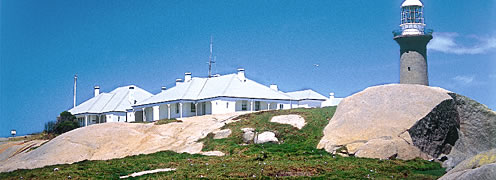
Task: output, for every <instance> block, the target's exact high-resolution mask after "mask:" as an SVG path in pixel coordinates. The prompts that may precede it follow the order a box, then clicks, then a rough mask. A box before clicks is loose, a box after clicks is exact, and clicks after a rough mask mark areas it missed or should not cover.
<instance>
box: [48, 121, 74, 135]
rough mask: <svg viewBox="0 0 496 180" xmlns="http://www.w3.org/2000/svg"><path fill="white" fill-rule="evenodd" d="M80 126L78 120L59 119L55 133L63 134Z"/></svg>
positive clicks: (54, 129)
mask: <svg viewBox="0 0 496 180" xmlns="http://www.w3.org/2000/svg"><path fill="white" fill-rule="evenodd" d="M78 127H79V123H78V122H76V121H58V122H57V124H55V127H54V128H53V132H54V133H55V134H62V133H65V132H68V131H70V130H73V129H76V128H78Z"/></svg>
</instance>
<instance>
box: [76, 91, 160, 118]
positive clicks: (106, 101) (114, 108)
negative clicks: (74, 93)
mask: <svg viewBox="0 0 496 180" xmlns="http://www.w3.org/2000/svg"><path fill="white" fill-rule="evenodd" d="M130 87H134V89H129V88H130ZM152 95H153V94H151V93H149V92H148V91H145V90H143V89H141V88H139V87H137V86H134V85H130V86H124V87H119V88H116V89H114V90H113V91H111V92H109V93H100V94H99V95H97V96H95V97H93V98H91V99H89V100H87V101H85V102H83V103H81V104H79V105H78V106H76V107H74V108H72V109H70V110H69V112H71V113H72V114H74V115H77V114H101V113H106V112H126V109H131V105H133V104H134V100H136V101H137V102H140V101H142V100H144V99H147V98H149V97H151V96H152Z"/></svg>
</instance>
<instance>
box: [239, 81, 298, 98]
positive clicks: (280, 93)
mask: <svg viewBox="0 0 496 180" xmlns="http://www.w3.org/2000/svg"><path fill="white" fill-rule="evenodd" d="M246 80H247V81H251V82H253V83H255V84H256V85H260V86H263V87H264V88H267V89H270V90H274V89H272V88H270V87H267V86H266V85H263V84H260V83H258V82H256V81H253V80H251V79H248V78H246ZM275 92H276V93H279V95H283V96H286V98H288V99H289V100H291V99H292V97H291V96H289V95H287V94H286V93H283V92H281V91H275Z"/></svg>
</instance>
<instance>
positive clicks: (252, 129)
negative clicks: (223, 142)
mask: <svg viewBox="0 0 496 180" xmlns="http://www.w3.org/2000/svg"><path fill="white" fill-rule="evenodd" d="M241 131H243V132H248V131H255V129H254V128H241Z"/></svg>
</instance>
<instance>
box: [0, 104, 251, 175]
mask: <svg viewBox="0 0 496 180" xmlns="http://www.w3.org/2000/svg"><path fill="white" fill-rule="evenodd" d="M239 114H242V113H232V114H224V115H207V116H198V117H191V118H184V119H183V120H182V121H183V122H182V123H169V124H163V125H154V124H152V123H149V124H141V123H103V124H96V125H91V126H87V127H83V128H78V129H75V130H73V131H70V132H67V133H64V134H62V135H60V136H58V137H56V138H55V139H53V140H51V141H49V142H47V143H46V144H44V145H42V146H40V147H39V148H37V149H34V150H32V151H30V152H27V153H23V154H19V155H16V156H14V157H12V158H9V159H7V160H5V161H3V162H1V163H0V172H5V171H12V170H16V169H32V168H38V167H43V166H47V165H54V164H70V163H74V162H78V161H83V160H107V159H114V158H122V157H126V156H131V155H138V154H149V153H154V152H158V151H165V150H171V151H175V152H180V153H182V152H186V153H191V154H197V153H202V152H201V149H202V146H203V143H201V142H197V141H198V140H199V139H201V138H204V137H206V136H207V135H208V134H209V133H211V132H213V131H216V130H218V129H219V128H221V127H222V126H224V125H225V124H226V123H229V122H231V121H232V118H233V117H236V116H238V115H239ZM221 153H222V152H203V154H205V155H222V154H221Z"/></svg>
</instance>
